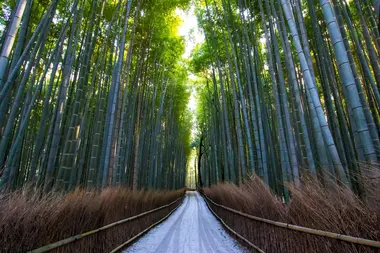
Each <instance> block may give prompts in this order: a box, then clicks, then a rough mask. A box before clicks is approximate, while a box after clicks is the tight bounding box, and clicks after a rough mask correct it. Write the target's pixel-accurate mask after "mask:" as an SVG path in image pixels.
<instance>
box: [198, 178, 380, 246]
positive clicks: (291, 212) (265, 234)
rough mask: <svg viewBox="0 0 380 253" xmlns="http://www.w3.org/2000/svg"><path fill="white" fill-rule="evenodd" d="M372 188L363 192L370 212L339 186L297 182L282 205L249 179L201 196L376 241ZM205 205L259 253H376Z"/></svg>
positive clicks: (378, 218)
mask: <svg viewBox="0 0 380 253" xmlns="http://www.w3.org/2000/svg"><path fill="white" fill-rule="evenodd" d="M372 182H373V180H372ZM378 185H379V184H377V186H376V187H375V188H373V189H372V190H370V191H367V197H370V198H371V199H372V204H371V208H370V207H369V206H368V205H366V204H364V203H363V202H362V201H361V200H360V199H359V198H358V197H357V196H355V195H354V194H353V193H352V192H351V191H349V190H347V189H345V188H342V187H339V186H335V187H334V188H333V189H329V190H326V189H325V188H323V187H321V186H320V185H319V184H318V183H316V182H313V181H310V180H308V181H307V182H303V183H302V185H301V186H300V187H298V188H296V187H294V186H292V185H288V186H287V187H288V188H289V190H290V192H291V194H292V199H291V201H290V202H289V203H288V204H284V203H283V202H282V201H281V200H280V199H279V198H278V197H276V196H274V195H273V194H272V193H271V192H270V190H269V189H268V188H267V187H266V186H265V185H264V183H263V182H262V181H261V180H260V179H259V178H257V177H255V178H251V179H250V180H248V181H247V182H245V183H244V184H243V185H241V186H240V187H237V186H235V185H232V184H219V185H216V186H213V187H211V188H207V189H204V193H205V194H206V195H207V196H208V197H210V198H211V199H212V200H213V201H215V202H216V203H219V204H222V205H225V206H228V207H231V208H233V209H235V210H239V211H242V212H245V213H248V214H251V215H255V216H259V217H263V218H267V219H271V220H275V221H281V222H285V223H291V224H295V225H300V226H305V227H310V228H315V229H321V230H326V231H331V232H335V233H339V234H346V235H351V236H355V237H362V238H366V239H371V240H377V241H380V209H379V208H378V206H379V205H378V204H379V200H380V196H379V195H378V194H377V189H378V187H379V186H378ZM374 203H375V205H373V204H374ZM374 206H375V207H376V208H373V207H374ZM211 207H212V208H213V209H214V211H215V212H216V213H217V214H218V215H219V216H220V217H221V218H222V219H223V220H224V221H225V222H226V223H227V224H228V225H230V226H231V227H232V228H233V229H234V230H235V231H237V232H238V233H240V234H241V235H243V236H244V237H246V238H247V239H249V240H250V241H251V242H252V243H254V244H255V245H257V246H259V247H260V248H261V249H263V250H264V251H265V252H276V253H290V252H302V253H303V252H316V253H317V252H318V253H320V252H323V253H330V252H331V253H332V252H345V253H346V252H347V253H348V252H380V250H378V249H374V248H371V247H365V246H358V245H354V244H351V243H347V242H342V241H338V240H334V239H328V238H324V237H321V236H316V235H309V234H304V233H301V232H297V231H291V230H287V229H284V228H279V227H274V226H272V225H269V224H265V223H260V222H257V221H252V220H249V219H247V218H244V217H241V216H238V215H236V214H232V213H230V212H228V211H225V210H223V209H221V208H218V207H215V206H213V205H211Z"/></svg>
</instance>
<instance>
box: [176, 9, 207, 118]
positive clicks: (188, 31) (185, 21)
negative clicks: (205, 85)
mask: <svg viewBox="0 0 380 253" xmlns="http://www.w3.org/2000/svg"><path fill="white" fill-rule="evenodd" d="M176 13H177V15H178V16H180V17H181V19H182V23H181V25H180V27H179V31H178V32H179V34H180V35H181V36H183V37H184V38H185V41H186V45H185V53H184V54H183V56H182V57H183V58H184V59H188V58H189V57H190V54H191V51H192V50H193V49H194V47H195V46H196V45H197V44H199V43H202V42H203V41H204V35H203V33H202V32H201V31H200V30H199V27H198V22H197V17H196V16H195V6H194V4H191V6H190V8H189V9H188V10H182V9H177V10H176ZM191 78H192V74H190V79H191ZM196 107H197V101H196V98H195V91H194V90H192V92H191V96H190V101H189V109H190V110H191V111H192V112H193V113H194V112H195V109H196Z"/></svg>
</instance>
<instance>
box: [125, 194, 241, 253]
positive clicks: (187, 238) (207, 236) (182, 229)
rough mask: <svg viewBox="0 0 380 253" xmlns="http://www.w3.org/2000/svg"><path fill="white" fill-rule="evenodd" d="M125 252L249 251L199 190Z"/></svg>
mask: <svg viewBox="0 0 380 253" xmlns="http://www.w3.org/2000/svg"><path fill="white" fill-rule="evenodd" d="M124 252H125V253H129V252H134V253H153V252H159V253H164V252H168V253H196V252H200V253H203V252H204V253H209V252H210V253H219V252H220V253H239V252H246V250H244V249H243V248H242V247H241V246H240V245H239V244H238V243H237V242H236V241H235V240H234V239H232V238H231V237H230V235H229V234H227V232H225V231H224V229H223V227H222V225H221V224H220V223H219V222H218V221H217V220H216V218H215V217H214V216H213V215H212V213H211V212H210V210H209V209H208V208H207V206H206V203H205V202H204V200H203V198H202V197H201V196H200V195H199V193H198V192H187V193H186V197H185V200H184V202H183V203H182V204H181V206H180V207H179V208H178V209H177V210H176V211H175V212H174V213H173V214H172V215H171V216H170V217H169V218H168V219H167V220H166V221H164V222H163V223H161V224H160V225H158V226H157V227H155V228H153V229H152V230H151V231H150V232H148V233H147V234H146V235H145V236H144V237H142V238H140V239H139V240H138V241H136V242H135V243H134V244H132V245H131V246H130V247H129V248H128V249H126V250H125V251H124Z"/></svg>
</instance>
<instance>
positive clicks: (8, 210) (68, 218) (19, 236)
mask: <svg viewBox="0 0 380 253" xmlns="http://www.w3.org/2000/svg"><path fill="white" fill-rule="evenodd" d="M183 194H184V190H178V191H173V192H160V191H138V192H133V191H131V190H128V189H123V188H108V189H105V190H103V191H102V192H96V191H91V192H86V191H84V190H76V191H74V192H72V193H69V194H67V195H59V194H57V193H56V194H50V195H47V196H42V197H41V196H39V195H38V194H36V193H31V192H29V191H27V190H20V191H17V192H12V193H6V194H2V195H0V252H12V253H17V252H26V251H28V250H32V249H35V248H38V247H41V246H44V245H46V244H49V243H53V242H56V241H59V240H62V239H64V238H67V237H70V236H73V235H76V234H80V233H83V232H87V231H90V230H93V229H96V228H99V227H102V226H104V225H107V224H109V223H112V222H115V221H118V220H121V219H124V218H127V217H131V216H134V215H136V214H139V213H142V212H145V211H149V210H151V209H154V208H157V207H160V206H163V205H165V204H169V203H171V202H173V201H174V200H176V199H177V198H179V197H180V196H182V195H183ZM179 203H180V202H179ZM179 203H177V204H179ZM175 206H176V205H173V206H171V207H168V208H164V209H162V210H160V211H158V212H155V213H153V214H149V215H147V216H144V217H143V218H139V219H137V220H134V221H131V222H127V223H125V224H122V225H119V226H116V227H113V228H110V229H108V230H106V231H102V232H99V233H97V234H95V235H90V236H88V237H85V238H83V239H81V240H78V241H76V242H74V243H72V244H69V245H67V246H63V247H61V248H58V249H56V250H53V251H52V252H65V253H66V252H84V253H87V252H109V251H110V250H112V249H113V248H115V247H117V246H118V245H120V244H122V243H123V242H125V241H127V240H128V239H130V238H131V237H133V236H134V235H136V234H138V233H139V232H141V231H142V230H144V229H145V228H147V227H148V226H149V225H151V224H153V223H154V222H156V221H158V220H160V219H162V218H163V217H164V216H165V215H167V214H168V213H169V212H170V211H171V210H172V209H173V208H175Z"/></svg>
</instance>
